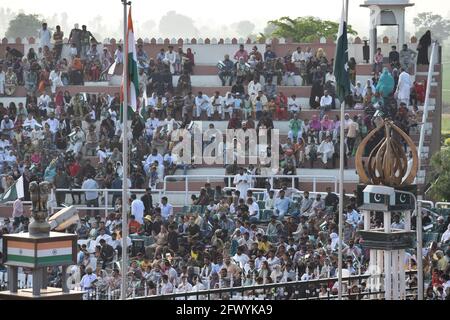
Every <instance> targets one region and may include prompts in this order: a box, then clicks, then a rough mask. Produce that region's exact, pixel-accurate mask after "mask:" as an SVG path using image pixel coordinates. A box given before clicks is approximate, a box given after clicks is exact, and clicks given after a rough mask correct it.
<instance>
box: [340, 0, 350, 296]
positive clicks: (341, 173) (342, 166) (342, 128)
mask: <svg viewBox="0 0 450 320" xmlns="http://www.w3.org/2000/svg"><path fill="white" fill-rule="evenodd" d="M348 2H349V0H346V6H345V17H346V21H348ZM344 118H345V99H344V101H341V127H340V136H339V137H340V138H339V142H340V153H339V219H338V229H339V232H338V233H339V243H338V288H339V290H338V299H339V300H342V237H343V231H342V229H343V219H342V216H343V215H344V161H345V154H344V153H345V144H344V138H345V137H344V134H345V128H344Z"/></svg>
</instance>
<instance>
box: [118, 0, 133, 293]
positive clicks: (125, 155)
mask: <svg viewBox="0 0 450 320" xmlns="http://www.w3.org/2000/svg"><path fill="white" fill-rule="evenodd" d="M121 1H122V3H123V39H124V40H123V50H122V52H123V78H122V81H123V102H122V126H123V129H122V132H123V149H122V156H123V159H122V160H123V161H122V163H123V178H122V285H121V289H120V298H121V299H122V300H125V299H126V298H127V285H128V283H127V271H128V261H127V260H128V243H127V238H128V168H129V164H128V20H127V9H128V5H131V2H128V1H127V0H121Z"/></svg>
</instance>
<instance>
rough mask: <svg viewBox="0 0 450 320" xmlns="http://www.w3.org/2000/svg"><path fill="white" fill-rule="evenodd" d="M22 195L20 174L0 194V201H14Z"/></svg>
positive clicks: (23, 193)
mask: <svg viewBox="0 0 450 320" xmlns="http://www.w3.org/2000/svg"><path fill="white" fill-rule="evenodd" d="M24 196H25V192H24V190H23V176H21V177H20V178H19V179H17V181H16V182H15V183H14V184H13V185H12V186H11V187H9V188H8V190H6V192H5V193H3V194H1V195H0V203H5V202H9V201H15V200H16V199H18V198H23V197H24Z"/></svg>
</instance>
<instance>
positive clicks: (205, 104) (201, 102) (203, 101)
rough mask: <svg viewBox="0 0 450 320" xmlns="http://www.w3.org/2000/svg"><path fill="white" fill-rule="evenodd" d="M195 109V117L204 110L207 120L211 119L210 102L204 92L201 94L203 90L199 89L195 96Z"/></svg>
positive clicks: (198, 116)
mask: <svg viewBox="0 0 450 320" xmlns="http://www.w3.org/2000/svg"><path fill="white" fill-rule="evenodd" d="M195 111H196V113H195V114H196V116H197V118H200V115H201V113H202V111H206V114H207V115H208V120H209V121H211V113H212V108H211V103H210V101H209V97H208V96H207V95H206V94H203V92H201V91H199V92H198V95H197V96H196V97H195Z"/></svg>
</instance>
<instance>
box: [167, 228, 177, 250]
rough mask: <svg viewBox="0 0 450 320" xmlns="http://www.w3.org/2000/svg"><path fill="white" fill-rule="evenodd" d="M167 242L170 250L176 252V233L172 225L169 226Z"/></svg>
mask: <svg viewBox="0 0 450 320" xmlns="http://www.w3.org/2000/svg"><path fill="white" fill-rule="evenodd" d="M167 242H168V245H169V249H170V250H173V251H174V252H177V251H178V232H177V231H176V228H175V226H174V225H173V224H171V225H169V234H168V236H167Z"/></svg>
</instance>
